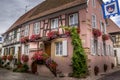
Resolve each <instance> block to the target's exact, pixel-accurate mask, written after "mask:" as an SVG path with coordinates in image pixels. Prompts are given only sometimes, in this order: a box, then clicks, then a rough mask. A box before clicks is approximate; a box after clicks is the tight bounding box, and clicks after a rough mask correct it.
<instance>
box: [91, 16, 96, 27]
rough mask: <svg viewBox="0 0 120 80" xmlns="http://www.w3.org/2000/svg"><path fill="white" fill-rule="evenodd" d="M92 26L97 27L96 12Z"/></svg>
mask: <svg viewBox="0 0 120 80" xmlns="http://www.w3.org/2000/svg"><path fill="white" fill-rule="evenodd" d="M93 17H94V18H93ZM92 28H97V17H96V15H95V14H93V15H92Z"/></svg>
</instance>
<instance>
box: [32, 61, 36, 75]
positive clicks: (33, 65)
mask: <svg viewBox="0 0 120 80" xmlns="http://www.w3.org/2000/svg"><path fill="white" fill-rule="evenodd" d="M31 70H32V73H34V74H35V73H36V72H37V62H36V61H34V62H33V63H32V65H31Z"/></svg>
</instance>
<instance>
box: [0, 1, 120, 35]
mask: <svg viewBox="0 0 120 80" xmlns="http://www.w3.org/2000/svg"><path fill="white" fill-rule="evenodd" d="M42 1H44V0H0V27H1V28H0V30H1V31H0V33H4V32H5V31H6V30H7V29H8V28H9V27H10V26H11V25H12V24H13V23H14V22H15V21H16V20H17V19H18V18H19V17H20V16H21V15H23V14H24V13H25V10H27V11H28V10H30V9H31V8H33V7H34V6H36V5H37V4H39V3H41V2H42ZM104 1H110V0H104ZM119 3H120V0H119ZM26 6H28V7H27V9H26V8H25V7H26ZM112 20H113V21H114V22H115V23H116V24H118V25H119V26H120V16H116V17H114V18H112Z"/></svg>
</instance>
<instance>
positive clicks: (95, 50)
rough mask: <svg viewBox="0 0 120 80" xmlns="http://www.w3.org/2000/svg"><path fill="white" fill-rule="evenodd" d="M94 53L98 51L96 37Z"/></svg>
mask: <svg viewBox="0 0 120 80" xmlns="http://www.w3.org/2000/svg"><path fill="white" fill-rule="evenodd" d="M93 44H94V53H95V54H97V51H98V49H97V48H98V40H97V39H94V43H93Z"/></svg>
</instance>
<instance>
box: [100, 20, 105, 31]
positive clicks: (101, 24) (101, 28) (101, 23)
mask: <svg viewBox="0 0 120 80" xmlns="http://www.w3.org/2000/svg"><path fill="white" fill-rule="evenodd" d="M103 26H104V24H103V22H102V21H101V20H100V30H101V32H103Z"/></svg>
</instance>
